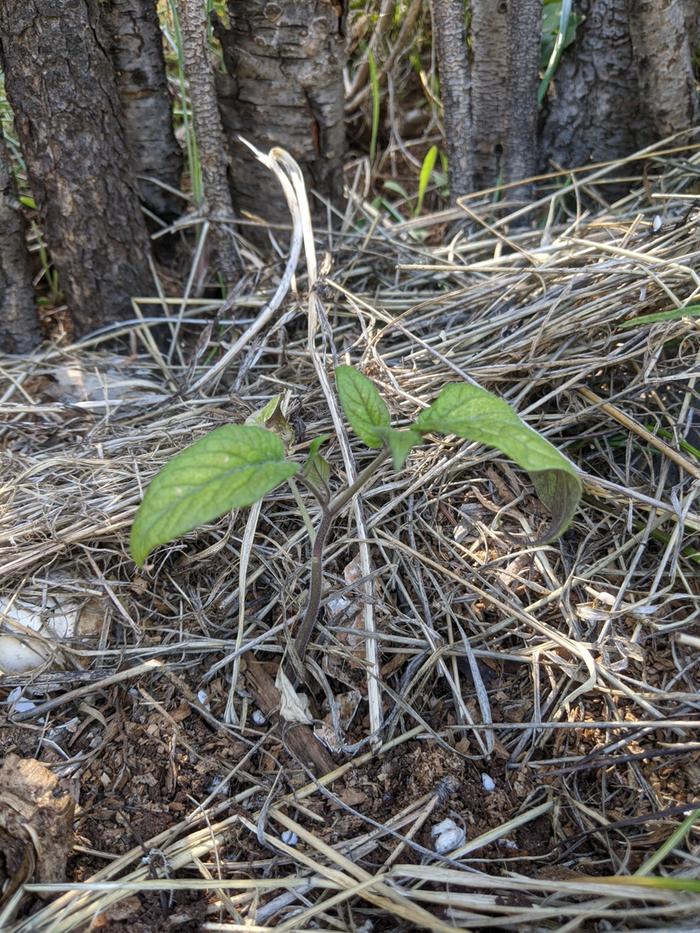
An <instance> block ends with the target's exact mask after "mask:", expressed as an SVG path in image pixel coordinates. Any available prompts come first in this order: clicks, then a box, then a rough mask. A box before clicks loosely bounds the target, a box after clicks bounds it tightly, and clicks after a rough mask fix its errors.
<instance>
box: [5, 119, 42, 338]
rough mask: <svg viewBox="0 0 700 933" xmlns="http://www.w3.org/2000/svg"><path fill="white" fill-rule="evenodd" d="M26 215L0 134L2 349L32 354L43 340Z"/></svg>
mask: <svg viewBox="0 0 700 933" xmlns="http://www.w3.org/2000/svg"><path fill="white" fill-rule="evenodd" d="M25 234H26V229H25V222H24V217H23V216H22V213H21V211H20V204H19V200H18V197H17V190H16V187H15V180H14V177H13V175H12V166H11V164H10V158H9V155H8V152H7V149H6V148H5V144H4V142H3V139H2V134H0V350H3V351H5V352H6V353H28V352H29V351H30V350H33V349H34V347H35V346H36V345H37V344H38V343H39V342H40V340H41V335H40V334H39V322H38V320H37V315H36V302H35V298H34V289H33V288H32V276H31V272H30V266H29V253H28V252H27V242H26V239H25Z"/></svg>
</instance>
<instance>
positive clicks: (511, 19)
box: [471, 0, 542, 198]
mask: <svg viewBox="0 0 700 933" xmlns="http://www.w3.org/2000/svg"><path fill="white" fill-rule="evenodd" d="M541 32H542V0H473V2H472V5H471V38H472V43H471V45H472V74H471V82H472V83H471V93H472V116H473V127H472V132H473V147H474V187H475V189H476V190H479V189H481V188H490V187H492V186H494V185H497V184H498V183H499V182H511V181H518V180H519V179H521V178H526V177H528V176H530V175H534V174H535V171H536V170H537V158H538V157H537V151H538V147H537V83H538V79H539V52H540V35H541ZM528 194H529V192H528V191H527V190H525V189H522V190H521V189H515V190H513V189H511V190H510V191H509V194H508V196H509V197H511V198H512V197H527V196H528Z"/></svg>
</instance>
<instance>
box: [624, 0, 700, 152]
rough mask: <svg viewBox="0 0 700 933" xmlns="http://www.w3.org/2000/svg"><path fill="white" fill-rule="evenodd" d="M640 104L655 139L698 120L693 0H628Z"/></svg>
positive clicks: (699, 11) (696, 10)
mask: <svg viewBox="0 0 700 933" xmlns="http://www.w3.org/2000/svg"><path fill="white" fill-rule="evenodd" d="M628 2H629V21H630V29H631V33H632V44H633V48H634V57H635V62H636V66H637V75H638V77H639V88H640V95H641V98H640V99H641V101H642V108H643V110H644V111H645V113H646V116H647V119H648V121H649V123H650V124H651V126H652V127H653V130H654V135H655V136H656V137H657V138H663V137H664V136H670V135H671V134H672V133H675V132H676V131H677V130H682V129H687V128H688V127H690V126H693V125H695V124H697V123H698V122H700V106H699V103H700V102H699V99H698V92H697V88H696V85H695V76H694V75H693V52H694V49H693V47H692V45H691V37H690V34H689V30H688V23H689V20H688V12H689V11H694V15H695V21H696V32H697V21H698V19H700V9H699V4H698V2H697V0H690V2H688V3H684V2H682V0H634V2H633V0H628Z"/></svg>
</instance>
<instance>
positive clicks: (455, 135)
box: [431, 0, 474, 204]
mask: <svg viewBox="0 0 700 933" xmlns="http://www.w3.org/2000/svg"><path fill="white" fill-rule="evenodd" d="M431 9H432V14H433V37H434V41H435V46H436V49H437V58H438V74H439V76H440V95H441V97H442V105H443V110H444V122H445V146H446V148H447V171H448V180H449V185H450V201H451V202H452V203H453V204H454V202H455V200H456V199H457V198H458V197H461V196H462V195H464V194H468V193H469V192H470V191H471V190H472V188H473V186H474V158H473V149H472V147H473V141H472V113H471V111H472V107H471V88H470V76H469V61H468V58H467V40H466V30H465V25H464V2H463V0H432V3H431Z"/></svg>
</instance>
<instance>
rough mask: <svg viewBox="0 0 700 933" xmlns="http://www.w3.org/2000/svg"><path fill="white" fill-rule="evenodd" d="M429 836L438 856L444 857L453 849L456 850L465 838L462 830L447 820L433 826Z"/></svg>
mask: <svg viewBox="0 0 700 933" xmlns="http://www.w3.org/2000/svg"><path fill="white" fill-rule="evenodd" d="M430 835H431V836H432V837H433V839H434V840H435V841H434V843H433V847H434V849H435V851H436V852H437V854H438V855H445V854H446V853H447V852H452V850H453V849H458V848H459V847H460V846H461V845H462V844H463V842H464V840H465V839H466V838H467V834H466V832H465V830H464V828H463V827H462V826H458V825H457V824H456V823H455V821H454V820H451V819H449V818H448V819H446V820H442V822H440V823H437V824H436V825H435V826H433V828H432V829H431V830H430Z"/></svg>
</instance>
